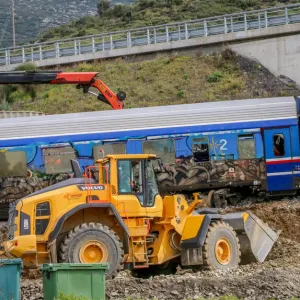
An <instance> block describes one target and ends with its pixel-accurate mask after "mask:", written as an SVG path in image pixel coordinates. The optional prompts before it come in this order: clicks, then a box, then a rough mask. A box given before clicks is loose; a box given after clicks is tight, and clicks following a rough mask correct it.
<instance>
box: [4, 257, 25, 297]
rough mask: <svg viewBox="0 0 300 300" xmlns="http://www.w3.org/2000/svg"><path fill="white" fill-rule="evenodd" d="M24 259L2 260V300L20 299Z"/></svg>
mask: <svg viewBox="0 0 300 300" xmlns="http://www.w3.org/2000/svg"><path fill="white" fill-rule="evenodd" d="M21 269H22V259H20V258H16V259H0V300H2V299H9V300H19V299H20V275H21Z"/></svg>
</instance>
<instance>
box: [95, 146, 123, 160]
mask: <svg viewBox="0 0 300 300" xmlns="http://www.w3.org/2000/svg"><path fill="white" fill-rule="evenodd" d="M115 145H117V146H121V147H122V149H121V150H122V151H113V152H105V147H106V146H111V147H112V148H113V147H114V146H115ZM101 149H103V150H104V151H103V152H104V153H103V152H100V150H101ZM98 153H103V154H102V155H100V154H99V155H97V154H98ZM109 154H126V143H124V142H116V143H104V144H102V145H95V146H94V147H93V158H94V160H95V161H96V160H97V159H101V158H103V157H104V156H106V155H109Z"/></svg>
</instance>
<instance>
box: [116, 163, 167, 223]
mask: <svg viewBox="0 0 300 300" xmlns="http://www.w3.org/2000/svg"><path fill="white" fill-rule="evenodd" d="M117 167H118V195H119V196H118V201H123V203H124V206H125V207H126V211H127V213H128V212H129V211H131V212H132V214H133V216H134V214H135V216H152V214H154V215H153V217H156V216H160V214H161V212H162V200H161V197H160V196H159V194H158V188H157V184H156V179H155V174H154V169H153V165H152V161H151V160H118V161H117ZM149 214H150V215H149ZM157 214H158V215H157Z"/></svg>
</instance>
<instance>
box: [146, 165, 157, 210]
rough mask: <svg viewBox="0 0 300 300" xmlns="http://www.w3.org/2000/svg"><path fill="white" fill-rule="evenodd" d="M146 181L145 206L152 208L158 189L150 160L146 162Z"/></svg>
mask: <svg viewBox="0 0 300 300" xmlns="http://www.w3.org/2000/svg"><path fill="white" fill-rule="evenodd" d="M146 180H147V194H148V195H147V196H148V197H146V199H147V203H146V206H153V205H154V201H155V196H156V195H157V194H158V188H157V183H156V178H155V173H154V168H153V163H152V160H147V162H146Z"/></svg>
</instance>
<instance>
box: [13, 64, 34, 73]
mask: <svg viewBox="0 0 300 300" xmlns="http://www.w3.org/2000/svg"><path fill="white" fill-rule="evenodd" d="M36 69H37V66H36V65H35V64H34V63H24V64H22V65H19V66H17V67H16V68H15V71H34V70H36Z"/></svg>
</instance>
